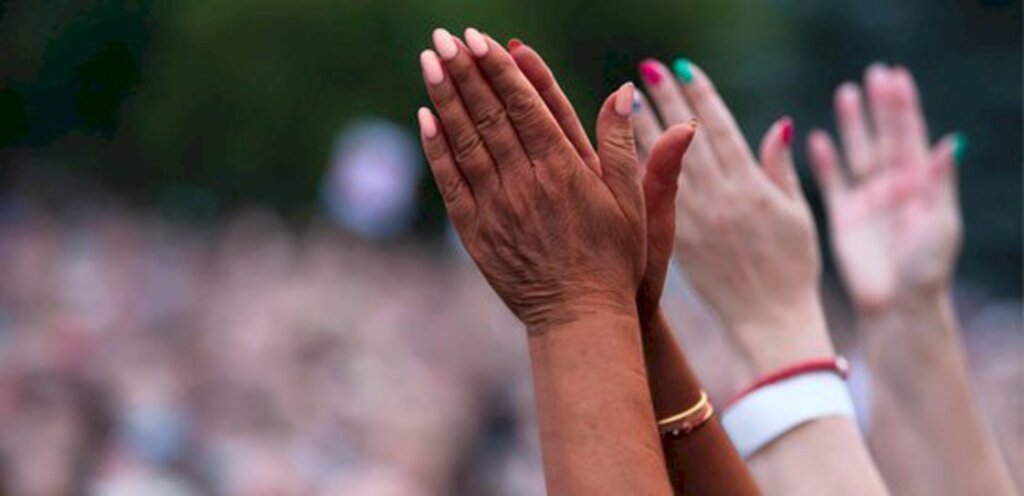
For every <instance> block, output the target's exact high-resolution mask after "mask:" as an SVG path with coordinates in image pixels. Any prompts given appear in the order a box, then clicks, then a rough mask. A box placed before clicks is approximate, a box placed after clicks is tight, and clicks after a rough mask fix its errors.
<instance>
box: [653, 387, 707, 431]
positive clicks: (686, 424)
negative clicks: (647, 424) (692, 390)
mask: <svg viewBox="0 0 1024 496" xmlns="http://www.w3.org/2000/svg"><path fill="white" fill-rule="evenodd" d="M714 414H715V408H714V407H713V406H712V405H711V402H709V401H708V394H707V393H706V392H704V391H701V392H700V399H698V400H697V403H695V404H694V405H693V406H692V407H690V408H687V409H686V410H684V411H682V412H680V413H678V414H676V415H673V416H671V417H668V418H665V419H662V420H659V421H658V430H659V431H661V434H662V435H665V434H672V435H674V436H678V435H685V434H689V433H691V432H693V431H695V430H697V428H699V427H700V426H702V425H704V424H705V423H707V421H708V420H710V419H711V417H712V416H713V415H714Z"/></svg>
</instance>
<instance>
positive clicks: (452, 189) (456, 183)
mask: <svg viewBox="0 0 1024 496" xmlns="http://www.w3.org/2000/svg"><path fill="white" fill-rule="evenodd" d="M465 188H466V185H465V184H464V183H463V182H462V178H461V177H459V176H457V175H453V176H452V177H449V178H447V179H445V180H444V183H442V184H441V199H442V200H444V203H445V205H448V206H449V208H452V207H453V206H455V205H459V203H460V202H462V200H463V198H464V197H465V194H466V190H465Z"/></svg>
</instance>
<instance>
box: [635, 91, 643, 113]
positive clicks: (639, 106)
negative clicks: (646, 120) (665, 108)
mask: <svg viewBox="0 0 1024 496" xmlns="http://www.w3.org/2000/svg"><path fill="white" fill-rule="evenodd" d="M642 108H644V100H643V98H641V97H640V92H639V91H636V90H633V113H637V112H640V109H642Z"/></svg>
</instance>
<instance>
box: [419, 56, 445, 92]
mask: <svg viewBox="0 0 1024 496" xmlns="http://www.w3.org/2000/svg"><path fill="white" fill-rule="evenodd" d="M420 66H421V67H422V68H423V79H426V80H427V82H428V83H430V84H439V83H440V82H441V81H444V69H441V61H440V60H438V58H437V54H436V53H434V51H433V50H423V52H421V53H420Z"/></svg>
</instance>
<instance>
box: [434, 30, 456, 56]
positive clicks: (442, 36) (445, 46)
mask: <svg viewBox="0 0 1024 496" xmlns="http://www.w3.org/2000/svg"><path fill="white" fill-rule="evenodd" d="M434 48H435V49H437V53H438V55H440V56H441V58H442V59H445V60H451V59H454V58H455V55H456V54H458V53H459V47H458V46H457V45H456V44H455V40H453V39H452V34H451V33H449V32H448V31H446V30H444V29H441V28H437V29H435V30H434Z"/></svg>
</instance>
